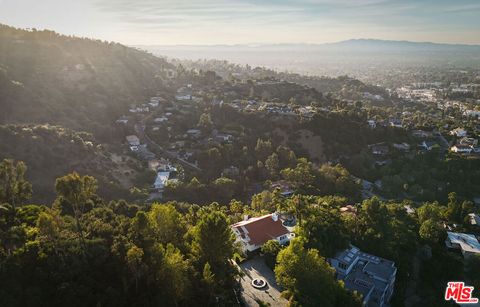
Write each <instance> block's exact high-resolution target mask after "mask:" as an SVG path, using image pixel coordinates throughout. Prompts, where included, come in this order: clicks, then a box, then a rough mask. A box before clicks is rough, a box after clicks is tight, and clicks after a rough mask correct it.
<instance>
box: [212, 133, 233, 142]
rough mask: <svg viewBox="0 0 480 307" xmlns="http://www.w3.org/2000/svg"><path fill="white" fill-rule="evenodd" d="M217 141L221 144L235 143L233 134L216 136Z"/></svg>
mask: <svg viewBox="0 0 480 307" xmlns="http://www.w3.org/2000/svg"><path fill="white" fill-rule="evenodd" d="M215 141H217V142H221V143H230V142H232V141H233V136H232V135H231V134H226V133H218V134H217V135H216V136H215Z"/></svg>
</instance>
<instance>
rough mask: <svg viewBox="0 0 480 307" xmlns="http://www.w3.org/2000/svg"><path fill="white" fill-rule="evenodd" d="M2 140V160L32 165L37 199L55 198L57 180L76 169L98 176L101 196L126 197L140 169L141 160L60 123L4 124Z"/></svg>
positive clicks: (31, 177)
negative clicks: (60, 125) (139, 161)
mask: <svg viewBox="0 0 480 307" xmlns="http://www.w3.org/2000/svg"><path fill="white" fill-rule="evenodd" d="M0 140H1V142H0V160H3V159H5V158H7V159H15V160H21V161H25V163H26V164H27V165H28V170H27V178H28V180H29V181H30V182H31V183H32V185H33V200H34V201H39V202H46V201H52V200H53V198H54V196H55V195H54V190H53V188H52V187H53V185H54V183H55V179H56V178H58V177H60V176H63V175H65V174H67V173H70V172H72V171H77V172H79V173H81V174H90V175H93V176H95V177H96V178H97V179H98V180H99V182H100V183H101V184H100V187H101V190H100V191H99V192H100V195H103V196H104V197H106V198H108V199H111V198H124V197H127V196H128V190H127V189H128V188H129V183H131V182H130V181H131V180H133V178H135V175H136V173H137V170H139V169H140V167H139V165H137V163H138V162H135V160H133V159H130V158H129V157H126V156H120V155H118V154H113V153H111V151H110V150H108V149H107V148H105V147H104V146H102V145H99V144H98V143H96V142H95V139H94V138H93V136H92V135H91V134H88V133H85V132H74V131H72V130H69V129H65V128H61V127H58V126H49V125H4V126H1V125H0ZM116 151H118V150H116Z"/></svg>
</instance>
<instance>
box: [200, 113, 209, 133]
mask: <svg viewBox="0 0 480 307" xmlns="http://www.w3.org/2000/svg"><path fill="white" fill-rule="evenodd" d="M197 126H198V128H200V129H201V130H202V132H204V133H210V132H211V131H212V129H213V121H212V118H211V117H210V113H203V114H202V115H200V119H199V120H198V125H197Z"/></svg>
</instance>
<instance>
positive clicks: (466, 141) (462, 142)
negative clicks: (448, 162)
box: [458, 137, 478, 146]
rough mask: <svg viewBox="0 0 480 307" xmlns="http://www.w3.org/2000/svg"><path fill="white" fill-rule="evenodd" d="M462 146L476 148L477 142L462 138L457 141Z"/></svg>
mask: <svg viewBox="0 0 480 307" xmlns="http://www.w3.org/2000/svg"><path fill="white" fill-rule="evenodd" d="M458 143H459V144H462V145H470V146H477V145H478V140H477V139H476V138H469V137H463V138H461V139H460V140H459V141H458Z"/></svg>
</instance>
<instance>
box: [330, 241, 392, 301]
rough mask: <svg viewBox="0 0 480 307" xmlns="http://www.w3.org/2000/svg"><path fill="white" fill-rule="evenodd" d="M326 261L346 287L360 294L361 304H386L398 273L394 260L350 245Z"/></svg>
mask: <svg viewBox="0 0 480 307" xmlns="http://www.w3.org/2000/svg"><path fill="white" fill-rule="evenodd" d="M328 262H329V263H330V265H331V266H332V267H333V268H334V269H335V271H336V272H337V278H338V279H341V280H343V282H344V283H345V287H346V288H347V289H348V290H350V291H357V292H358V293H360V294H362V296H363V305H364V306H367V307H383V306H388V302H389V300H390V298H391V296H392V294H393V288H394V283H395V276H396V274H397V268H396V267H395V263H394V262H393V261H390V260H387V259H383V258H380V257H376V256H374V255H370V254H367V253H364V252H362V251H360V249H358V248H357V247H355V246H353V245H350V247H349V248H347V249H345V250H343V251H341V252H339V253H337V255H336V256H335V257H334V258H330V259H328Z"/></svg>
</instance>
